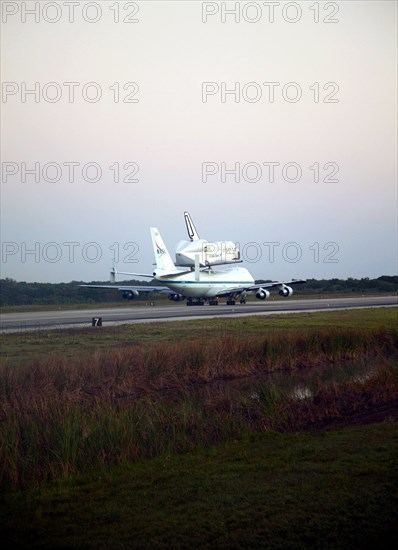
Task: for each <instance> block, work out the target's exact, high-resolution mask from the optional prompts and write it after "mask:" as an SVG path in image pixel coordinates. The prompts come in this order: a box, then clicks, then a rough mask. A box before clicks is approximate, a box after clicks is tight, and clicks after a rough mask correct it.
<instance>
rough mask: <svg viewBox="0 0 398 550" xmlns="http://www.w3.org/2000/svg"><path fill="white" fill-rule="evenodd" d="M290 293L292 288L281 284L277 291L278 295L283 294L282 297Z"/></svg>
mask: <svg viewBox="0 0 398 550" xmlns="http://www.w3.org/2000/svg"><path fill="white" fill-rule="evenodd" d="M292 294H293V289H292V288H291V287H290V286H286V285H283V287H282V288H281V290H280V291H279V296H283V297H284V298H287V297H288V296H291V295H292Z"/></svg>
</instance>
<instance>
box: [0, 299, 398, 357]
mask: <svg viewBox="0 0 398 550" xmlns="http://www.w3.org/2000/svg"><path fill="white" fill-rule="evenodd" d="M396 326H398V308H396V307H388V308H369V309H368V308H366V309H357V310H343V311H322V312H313V313H312V312H305V313H290V314H284V315H278V314H275V315H267V316H260V315H259V316H247V317H238V318H234V319H226V318H222V319H197V320H192V321H171V322H167V323H161V322H158V323H156V322H155V323H142V324H131V325H119V326H113V327H102V328H92V327H86V328H73V327H70V328H69V329H53V330H45V329H40V330H34V331H22V332H18V333H9V334H7V333H5V334H1V335H0V342H1V353H0V358H1V359H2V360H7V362H8V363H9V362H16V361H19V360H20V359H21V358H23V359H24V360H31V359H33V358H38V357H46V356H49V355H51V356H57V355H58V356H62V357H76V356H84V355H87V354H88V353H91V352H93V351H97V350H102V349H106V350H109V349H113V348H120V347H121V346H131V345H132V344H136V343H142V342H148V343H151V342H154V341H159V340H164V341H169V342H172V341H175V342H180V341H184V340H192V339H196V340H198V341H199V342H205V341H206V340H207V339H209V338H215V337H216V338H217V337H224V336H226V335H229V336H232V337H234V338H235V337H250V336H254V337H256V336H259V337H263V336H264V334H266V333H268V332H272V333H274V332H276V331H285V330H300V331H303V332H309V331H317V330H319V329H322V328H339V329H343V330H344V329H378V328H381V329H390V328H394V327H396Z"/></svg>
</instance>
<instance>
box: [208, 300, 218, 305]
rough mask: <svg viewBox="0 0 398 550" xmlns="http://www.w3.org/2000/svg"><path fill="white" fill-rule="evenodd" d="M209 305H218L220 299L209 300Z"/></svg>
mask: <svg viewBox="0 0 398 550" xmlns="http://www.w3.org/2000/svg"><path fill="white" fill-rule="evenodd" d="M209 306H218V300H209Z"/></svg>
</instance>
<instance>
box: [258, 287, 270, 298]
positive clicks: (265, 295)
mask: <svg viewBox="0 0 398 550" xmlns="http://www.w3.org/2000/svg"><path fill="white" fill-rule="evenodd" d="M269 297H270V292H269V290H265V288H259V289H258V290H257V292H256V298H257V299H258V300H268V298H269Z"/></svg>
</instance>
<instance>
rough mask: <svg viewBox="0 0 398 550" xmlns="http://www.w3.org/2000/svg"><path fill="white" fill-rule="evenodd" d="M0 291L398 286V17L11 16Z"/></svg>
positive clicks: (169, 10)
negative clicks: (82, 284)
mask: <svg viewBox="0 0 398 550" xmlns="http://www.w3.org/2000/svg"><path fill="white" fill-rule="evenodd" d="M1 4H2V6H1V8H2V29H1V31H2V37H1V81H2V100H1V167H2V179H1V241H2V257H1V260H2V263H1V277H2V278H4V277H11V278H13V279H16V280H18V281H31V282H33V281H37V282H61V281H64V282H68V281H72V280H85V281H93V280H106V279H107V278H108V276H109V275H108V274H109V267H110V265H111V258H112V256H113V255H115V256H116V260H117V265H116V267H117V269H119V270H120V271H128V272H138V273H151V272H152V271H153V262H154V258H153V252H152V247H151V240H150V233H149V227H150V226H156V227H158V228H159V230H160V232H161V234H162V237H163V239H164V241H165V243H166V244H167V247H168V249H169V251H170V252H171V254H172V256H174V249H175V245H176V243H177V242H178V241H180V240H181V239H185V238H187V236H186V230H185V224H184V217H183V213H184V211H185V210H187V211H189V212H190V214H191V216H192V218H193V220H194V222H195V224H196V226H197V229H198V231H199V234H200V236H201V237H202V238H206V239H208V240H209V241H222V240H231V241H234V242H237V243H239V246H240V249H241V254H242V259H243V260H244V263H243V264H242V265H243V266H244V267H247V268H248V269H249V271H250V272H251V273H252V275H253V276H254V277H255V278H256V279H259V278H263V279H275V280H280V279H287V278H318V279H319V278H327V279H329V278H332V277H338V278H347V277H355V278H361V277H370V278H373V277H379V276H381V275H396V274H397V272H398V266H397V153H396V151H397V106H396V100H397V54H396V43H397V4H396V2H394V1H371V0H366V1H360V0H356V1H353V2H351V1H344V2H312V1H311V2H284V1H280V2H274V3H272V2H200V1H195V0H193V1H174V2H171V1H167V0H166V1H162V2H160V1H159V2H156V1H142V2H124V1H120V2H114V1H112V2H106V1H98V2H68V1H62V2H46V1H42V2H29V1H26V2H2V3H1Z"/></svg>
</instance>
